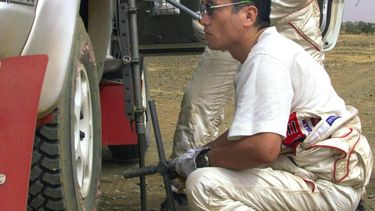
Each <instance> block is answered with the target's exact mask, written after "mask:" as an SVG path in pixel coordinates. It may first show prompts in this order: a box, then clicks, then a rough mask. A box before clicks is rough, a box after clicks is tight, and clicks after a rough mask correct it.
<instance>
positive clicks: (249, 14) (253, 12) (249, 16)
mask: <svg viewBox="0 0 375 211" xmlns="http://www.w3.org/2000/svg"><path fill="white" fill-rule="evenodd" d="M243 11H244V13H245V14H244V19H245V21H244V25H245V26H251V25H254V24H255V21H256V18H257V15H258V9H257V8H256V7H254V6H247V7H245V8H244V10H243Z"/></svg>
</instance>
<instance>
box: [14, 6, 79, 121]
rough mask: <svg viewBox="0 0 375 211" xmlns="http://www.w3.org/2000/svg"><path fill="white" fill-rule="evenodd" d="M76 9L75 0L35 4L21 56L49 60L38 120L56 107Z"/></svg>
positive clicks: (60, 91) (68, 54)
mask: <svg viewBox="0 0 375 211" xmlns="http://www.w3.org/2000/svg"><path fill="white" fill-rule="evenodd" d="M79 5H80V1H79V0H69V1H50V0H39V1H38V5H37V7H36V15H35V20H34V24H33V26H32V28H31V31H30V36H29V39H28V40H27V42H26V44H25V47H24V49H23V51H22V53H21V55H33V54H47V55H48V57H49V62H48V65H47V70H46V73H45V80H44V81H43V86H42V91H41V97H40V101H39V109H38V116H39V117H43V116H45V115H46V114H48V113H50V112H51V111H52V110H53V109H54V108H55V107H56V105H57V102H58V99H59V97H60V95H61V93H62V90H63V86H64V84H65V80H66V79H67V77H66V76H67V73H68V72H69V71H68V70H69V69H70V68H71V62H70V61H71V57H72V45H73V41H74V40H73V39H74V33H75V25H76V20H77V18H78V12H79Z"/></svg>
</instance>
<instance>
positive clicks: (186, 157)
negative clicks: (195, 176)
mask: <svg viewBox="0 0 375 211" xmlns="http://www.w3.org/2000/svg"><path fill="white" fill-rule="evenodd" d="M206 149H207V148H200V147H199V148H194V149H189V150H188V151H187V152H186V153H184V154H182V155H180V156H179V157H177V158H175V159H173V160H172V161H171V162H170V163H169V168H172V169H174V170H176V172H177V174H178V175H180V176H182V177H184V178H187V177H188V176H189V175H190V173H191V172H193V171H194V170H195V169H197V163H196V159H197V156H198V155H199V153H200V152H201V151H202V150H206Z"/></svg>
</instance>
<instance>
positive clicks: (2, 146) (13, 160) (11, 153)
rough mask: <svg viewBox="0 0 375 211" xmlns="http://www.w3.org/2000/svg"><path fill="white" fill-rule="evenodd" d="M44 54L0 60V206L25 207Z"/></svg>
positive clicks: (44, 60) (45, 64)
mask: <svg viewBox="0 0 375 211" xmlns="http://www.w3.org/2000/svg"><path fill="white" fill-rule="evenodd" d="M47 61H48V57H47V56H46V55H34V56H23V57H11V58H6V59H4V60H0V99H1V100H0V200H1V203H0V210H26V204H27V196H28V195H27V194H28V187H29V177H30V166H31V159H32V152H33V143H34V132H35V125H36V119H37V109H38V102H39V96H40V91H41V87H42V83H43V78H44V73H45V70H46V66H47Z"/></svg>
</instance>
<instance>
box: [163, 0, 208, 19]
mask: <svg viewBox="0 0 375 211" xmlns="http://www.w3.org/2000/svg"><path fill="white" fill-rule="evenodd" d="M165 1H166V2H168V3H170V4H172V5H173V6H175V7H177V8H179V9H181V10H182V11H184V12H186V13H187V14H189V15H191V17H192V18H194V19H196V20H200V19H201V18H202V17H201V15H200V14H198V13H196V12H194V11H193V10H191V9H189V8H187V7H185V6H184V5H182V4H181V3H179V2H177V1H174V0H165Z"/></svg>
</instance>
